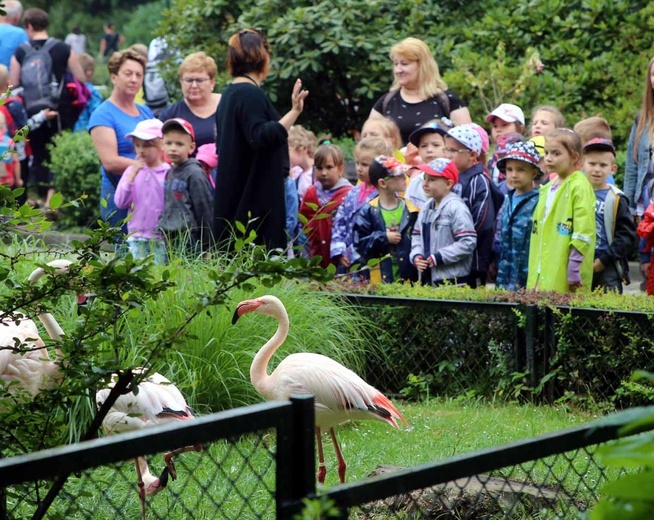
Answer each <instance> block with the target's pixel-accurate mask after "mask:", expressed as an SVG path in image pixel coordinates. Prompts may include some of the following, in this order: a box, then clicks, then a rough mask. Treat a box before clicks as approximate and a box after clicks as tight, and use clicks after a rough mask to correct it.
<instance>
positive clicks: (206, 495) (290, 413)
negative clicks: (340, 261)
mask: <svg viewBox="0 0 654 520" xmlns="http://www.w3.org/2000/svg"><path fill="white" fill-rule="evenodd" d="M313 421H314V415H313V399H312V398H304V399H296V400H294V402H292V403H291V402H288V403H269V404H263V405H255V406H251V407H245V408H241V409H237V410H231V411H229V412H223V413H220V414H213V415H209V416H205V417H201V418H198V419H196V420H194V421H188V422H185V423H183V424H181V425H180V426H178V427H174V426H173V427H161V428H153V429H149V430H144V431H141V432H136V433H129V434H124V435H117V436H115V437H108V438H103V439H97V440H94V441H89V442H85V443H79V444H76V445H73V446H67V447H63V448H56V449H53V450H47V451H44V452H39V453H35V454H29V455H24V456H19V457H13V458H11V459H5V460H0V518H2V519H24V518H34V519H37V518H52V519H92V520H104V519H106V520H114V519H116V518H142V503H141V499H140V494H139V486H138V484H137V482H138V478H137V472H136V464H135V458H136V457H139V458H140V457H143V459H144V460H145V459H146V458H147V463H148V466H149V468H148V469H146V468H145V467H144V466H143V465H141V468H142V474H143V480H144V482H145V488H144V489H146V490H147V489H153V488H154V487H158V484H159V483H158V482H156V481H155V479H156V478H160V479H166V478H167V485H166V486H165V488H163V489H161V490H160V491H159V492H158V493H156V494H153V495H151V496H146V497H145V501H144V503H145V512H144V516H143V517H145V518H150V519H168V518H180V519H187V518H188V519H216V518H223V519H234V520H243V519H253V520H254V519H271V518H275V517H276V516H277V513H278V510H279V509H280V508H281V504H283V503H284V502H287V501H290V500H291V499H293V498H296V499H297V498H300V497H302V496H306V495H309V494H310V493H312V492H313V491H314V490H315V484H314V482H315V474H314V469H313V468H314V454H313V436H314V427H313ZM184 446H195V447H197V449H198V450H199V451H196V449H195V448H194V449H192V450H190V451H189V452H186V453H180V454H178V455H176V456H175V457H174V459H173V461H174V467H175V470H176V474H177V478H176V479H174V480H173V479H172V476H167V475H168V469H166V463H165V454H166V453H167V452H168V450H173V449H177V448H182V447H184ZM162 447H165V449H162ZM305 459H306V460H305ZM280 461H283V463H280ZM296 464H300V469H299V470H297V469H295V465H296ZM307 471H308V473H307ZM153 481H154V482H153ZM159 482H161V480H160V481H159ZM149 486H151V487H149Z"/></svg>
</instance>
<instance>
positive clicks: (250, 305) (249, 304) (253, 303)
mask: <svg viewBox="0 0 654 520" xmlns="http://www.w3.org/2000/svg"><path fill="white" fill-rule="evenodd" d="M262 305H263V302H262V301H261V300H245V301H242V302H241V303H239V304H238V306H237V307H236V310H235V311H234V316H232V325H234V324H235V323H236V322H237V321H238V319H239V318H240V317H241V316H243V315H244V314H247V313H248V312H254V311H256V310H257V309H258V308H259V307H261V306H262Z"/></svg>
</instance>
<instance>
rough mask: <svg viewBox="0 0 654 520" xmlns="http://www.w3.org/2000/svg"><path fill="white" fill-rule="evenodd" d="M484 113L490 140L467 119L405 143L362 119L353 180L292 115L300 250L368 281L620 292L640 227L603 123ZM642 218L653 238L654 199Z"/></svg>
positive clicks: (555, 114) (388, 127) (548, 114)
mask: <svg viewBox="0 0 654 520" xmlns="http://www.w3.org/2000/svg"><path fill="white" fill-rule="evenodd" d="M486 123H487V124H488V129H489V130H490V139H489V135H488V133H487V132H486V130H485V129H484V128H483V127H481V126H480V125H477V124H474V123H472V124H462V125H458V126H452V123H451V122H450V121H449V120H448V119H446V118H442V119H436V120H432V121H429V122H427V123H425V124H424V125H423V126H422V127H420V128H418V129H417V130H415V131H414V132H413V133H412V134H411V135H410V136H409V143H410V144H409V145H408V147H407V148H404V149H401V141H400V138H399V130H398V129H397V126H396V125H395V124H394V123H393V122H392V121H391V120H389V119H386V118H372V119H369V120H368V121H366V122H365V124H364V125H363V127H362V130H361V137H360V140H359V141H358V143H357V144H356V146H355V148H354V153H353V155H354V159H355V165H356V174H357V179H356V183H355V184H354V186H352V184H351V183H350V182H348V181H346V180H345V179H344V178H343V174H344V171H345V161H344V158H343V153H342V151H341V150H340V149H339V148H338V147H336V146H335V145H333V144H326V145H325V144H323V145H321V146H318V147H317V149H316V146H317V142H316V137H315V135H314V134H313V133H311V132H309V131H307V130H305V129H304V128H302V127H300V126H298V125H296V126H294V127H293V128H292V129H291V132H290V133H289V152H290V154H289V155H290V159H291V178H292V179H293V182H292V184H293V185H294V186H293V187H294V188H296V189H295V190H294V191H293V196H298V199H299V202H300V214H301V215H303V221H304V222H305V224H304V225H303V226H299V227H304V231H303V234H304V235H306V237H307V239H308V247H305V248H304V249H303V251H301V252H300V253H299V254H305V255H308V256H315V255H320V257H321V262H322V265H324V266H327V265H329V264H330V263H331V264H334V265H335V267H336V272H337V274H340V275H342V276H348V277H351V278H353V279H355V280H369V281H370V282H372V283H388V282H393V281H397V280H404V281H410V282H419V283H423V284H432V285H441V284H446V283H450V284H466V285H469V286H470V287H473V288H474V287H478V286H485V285H486V284H487V283H489V282H491V283H494V284H495V286H496V287H497V288H499V289H504V290H523V289H538V290H542V291H555V292H574V291H579V290H581V291H589V290H593V289H596V288H601V289H603V290H610V291H616V292H619V293H621V292H622V291H623V284H624V283H629V273H628V259H629V258H630V256H631V255H632V254H633V253H634V251H635V248H636V245H637V244H636V242H637V238H636V237H637V234H636V226H635V222H634V220H633V218H632V216H631V214H630V211H629V204H628V201H627V199H626V198H625V196H624V194H623V193H622V192H621V191H620V190H619V189H618V188H617V187H616V186H615V183H614V177H613V175H614V174H615V171H616V168H617V166H616V161H615V155H616V151H615V148H614V146H613V142H612V139H611V131H610V126H609V125H608V123H607V122H606V121H605V120H604V119H602V118H601V117H591V118H587V119H584V120H583V121H580V122H578V123H577V124H576V125H575V127H574V130H570V129H568V128H566V127H565V120H564V118H563V115H562V114H561V112H560V111H559V110H558V109H557V108H556V107H553V106H550V105H541V106H538V107H536V108H535V109H534V110H533V111H532V112H531V121H529V125H528V124H527V123H528V122H527V121H526V120H525V116H524V112H523V110H522V109H521V108H520V107H518V106H516V105H513V104H508V103H503V104H501V105H500V106H498V107H497V108H496V109H495V110H493V111H492V112H491V113H490V114H488V116H487V117H486ZM312 150H315V153H314V154H313V156H312V154H311V151H312ZM646 215H649V221H648V222H649V228H648V229H649V232H650V233H651V235H652V237H654V205H653V206H652V208H651V209H650V212H649V213H647V214H646ZM643 226H644V224H643ZM297 231H298V233H297V235H296V236H295V237H290V238H291V239H294V240H295V241H294V242H293V243H294V244H295V245H296V247H295V249H296V250H299V249H301V248H300V247H298V246H297V244H298V240H297V238H298V236H299V235H301V234H302V233H300V230H299V229H298V230H297ZM643 233H644V232H643ZM643 233H641V234H643ZM650 242H651V243H652V244H654V238H650Z"/></svg>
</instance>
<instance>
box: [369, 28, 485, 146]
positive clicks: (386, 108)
mask: <svg viewBox="0 0 654 520" xmlns="http://www.w3.org/2000/svg"><path fill="white" fill-rule="evenodd" d="M390 58H391V61H392V62H393V74H394V81H393V84H392V85H391V88H390V91H389V92H388V93H387V94H385V95H383V96H382V97H381V98H379V99H378V100H377V102H376V103H375V105H374V107H373V109H372V111H371V112H370V117H371V118H372V117H380V116H386V117H388V118H390V119H392V120H393V121H395V122H396V123H397V125H398V126H399V127H400V134H401V136H402V142H403V143H404V144H406V143H407V142H408V141H409V135H410V134H411V132H413V131H414V130H416V129H417V128H420V127H421V126H422V125H423V124H424V123H426V122H427V121H430V120H432V119H441V118H442V117H446V118H449V119H451V120H452V123H454V125H461V124H466V123H471V122H472V120H471V119H470V112H468V108H467V107H466V105H465V104H464V102H463V101H462V100H461V99H460V98H459V97H458V96H457V95H456V94H455V93H454V92H452V91H451V90H449V89H448V88H447V83H445V81H444V80H443V78H441V75H440V71H439V69H438V64H437V63H436V60H434V57H433V56H432V53H431V51H430V50H429V47H428V46H427V44H426V43H425V42H423V41H422V40H419V39H418V38H406V39H404V40H402V41H401V42H399V43H397V44H395V45H393V47H391V53H390Z"/></svg>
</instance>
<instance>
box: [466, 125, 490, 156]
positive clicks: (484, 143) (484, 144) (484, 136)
mask: <svg viewBox="0 0 654 520" xmlns="http://www.w3.org/2000/svg"><path fill="white" fill-rule="evenodd" d="M469 125H470V126H471V127H472V128H474V129H475V130H477V133H478V134H479V137H481V151H482V152H483V153H486V152H487V151H488V149H489V148H490V141H489V140H488V132H487V131H486V130H484V128H483V127H481V126H479V125H478V124H477V123H469Z"/></svg>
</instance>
